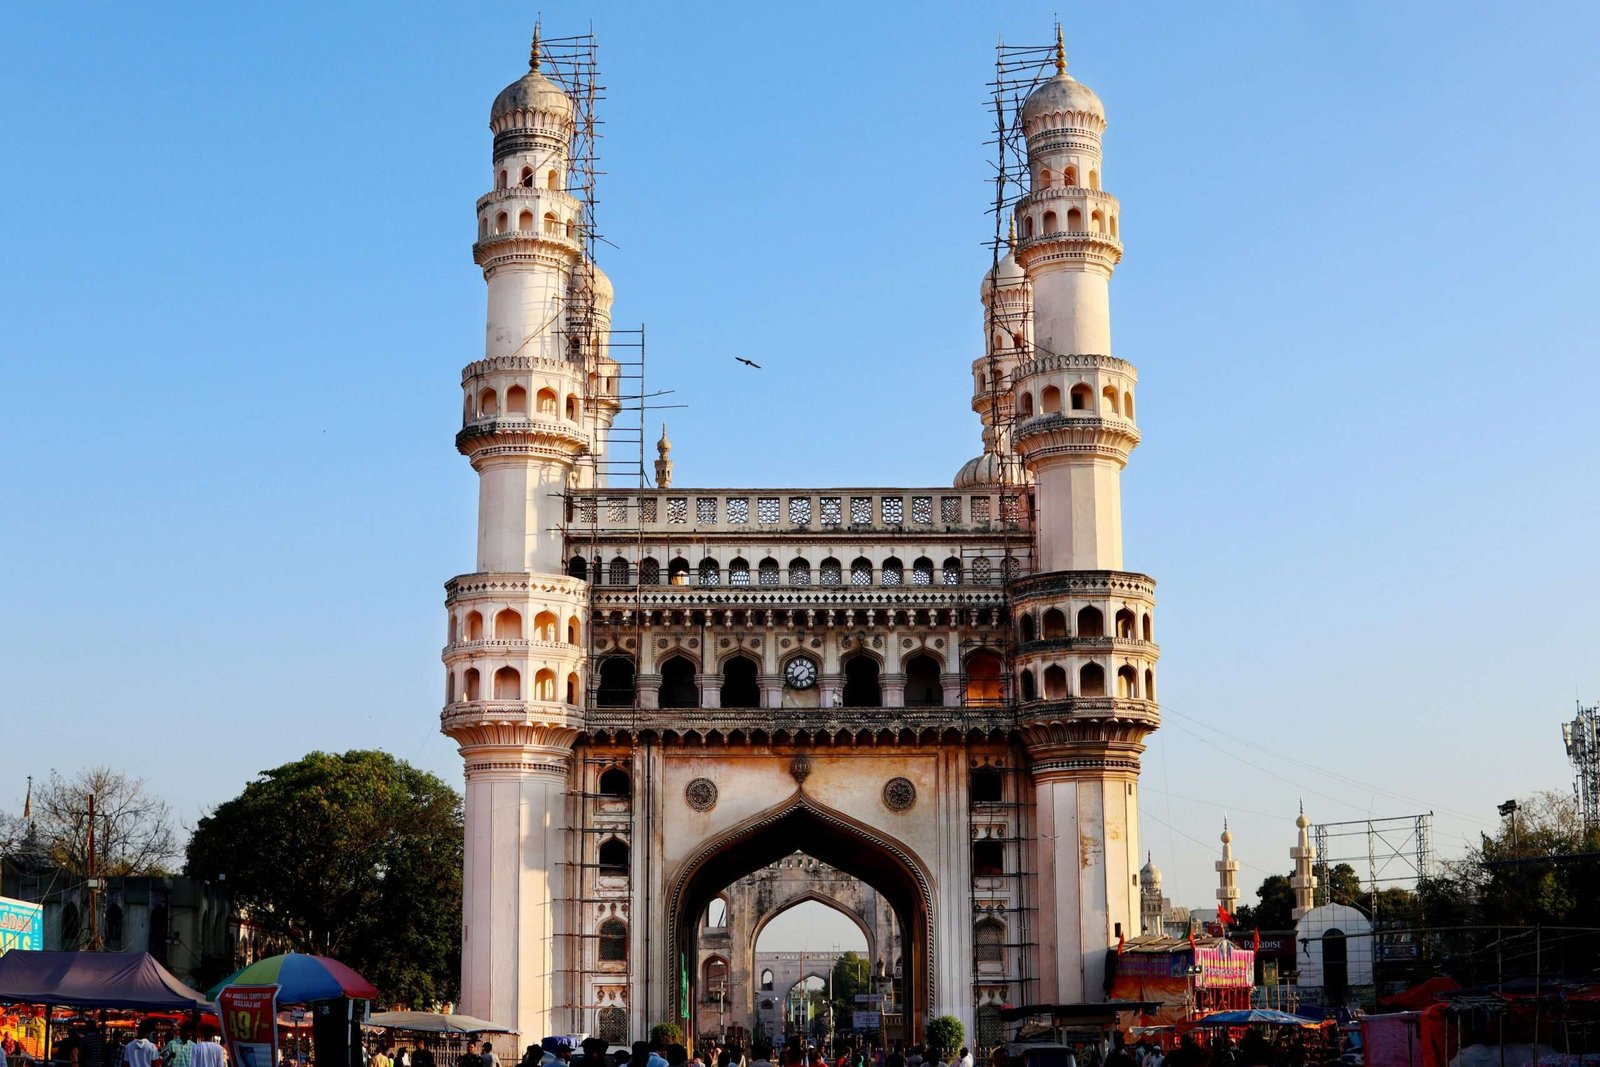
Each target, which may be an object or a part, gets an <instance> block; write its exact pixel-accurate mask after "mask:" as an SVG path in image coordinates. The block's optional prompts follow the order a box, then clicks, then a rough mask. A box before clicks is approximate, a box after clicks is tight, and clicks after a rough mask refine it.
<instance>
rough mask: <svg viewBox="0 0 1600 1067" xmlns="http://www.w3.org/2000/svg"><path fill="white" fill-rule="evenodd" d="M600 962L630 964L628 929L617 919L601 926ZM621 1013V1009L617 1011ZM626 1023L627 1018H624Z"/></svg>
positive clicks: (607, 921) (609, 920) (608, 920)
mask: <svg viewBox="0 0 1600 1067" xmlns="http://www.w3.org/2000/svg"><path fill="white" fill-rule="evenodd" d="M599 933H600V938H599V941H600V962H601V963H627V962H628V928H627V927H626V926H624V925H623V924H622V922H621V921H620V920H617V919H607V920H606V921H605V922H603V923H601V924H600V930H599ZM617 1010H618V1011H619V1012H620V1011H621V1010H622V1009H621V1008H618V1009H617ZM624 1022H626V1016H624Z"/></svg>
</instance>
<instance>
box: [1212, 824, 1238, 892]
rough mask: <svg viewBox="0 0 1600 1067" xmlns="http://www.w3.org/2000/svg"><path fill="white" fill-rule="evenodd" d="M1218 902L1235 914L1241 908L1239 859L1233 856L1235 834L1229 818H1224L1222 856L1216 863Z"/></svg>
mask: <svg viewBox="0 0 1600 1067" xmlns="http://www.w3.org/2000/svg"><path fill="white" fill-rule="evenodd" d="M1216 868H1217V903H1218V904H1221V905H1222V908H1223V910H1224V911H1226V912H1227V913H1228V914H1229V915H1234V914H1236V913H1237V912H1238V910H1239V861H1238V860H1236V859H1234V858H1233V834H1232V833H1231V832H1230V831H1229V830H1228V820H1227V819H1223V820H1222V858H1221V859H1220V860H1218V861H1217V863H1216Z"/></svg>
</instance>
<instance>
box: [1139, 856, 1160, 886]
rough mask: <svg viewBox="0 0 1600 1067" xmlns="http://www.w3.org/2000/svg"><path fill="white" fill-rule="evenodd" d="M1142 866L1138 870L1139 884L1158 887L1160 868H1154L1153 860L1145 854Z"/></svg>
mask: <svg viewBox="0 0 1600 1067" xmlns="http://www.w3.org/2000/svg"><path fill="white" fill-rule="evenodd" d="M1144 860H1145V862H1144V866H1143V867H1140V868H1139V883H1140V884H1141V885H1160V884H1161V868H1160V867H1157V866H1156V861H1155V858H1154V857H1152V856H1151V855H1150V853H1148V852H1146V853H1145V854H1144Z"/></svg>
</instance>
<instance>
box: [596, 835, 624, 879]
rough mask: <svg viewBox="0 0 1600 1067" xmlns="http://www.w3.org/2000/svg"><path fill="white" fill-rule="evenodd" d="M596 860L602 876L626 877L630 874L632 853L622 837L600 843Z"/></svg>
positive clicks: (611, 838)
mask: <svg viewBox="0 0 1600 1067" xmlns="http://www.w3.org/2000/svg"><path fill="white" fill-rule="evenodd" d="M595 858H596V860H597V861H598V862H599V865H600V873H601V874H606V875H623V876H626V875H627V873H628V867H629V858H630V852H629V849H628V843H627V842H626V841H624V840H622V838H620V837H608V838H606V839H605V840H604V841H602V842H600V848H599V850H598V851H597V853H596V856H595Z"/></svg>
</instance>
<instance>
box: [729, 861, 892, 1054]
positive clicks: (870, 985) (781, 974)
mask: <svg viewBox="0 0 1600 1067" xmlns="http://www.w3.org/2000/svg"><path fill="white" fill-rule="evenodd" d="M796 861H799V862H813V863H814V862H815V861H800V860H799V857H798V856H797V857H796V860H795V861H791V862H796ZM830 870H831V868H830ZM751 942H752V947H751V959H752V960H753V961H754V967H755V968H756V969H758V970H759V971H760V972H761V973H763V974H767V973H771V974H772V975H773V987H772V989H771V990H770V991H768V992H767V993H765V994H763V995H762V997H761V1003H758V1004H757V1005H756V1011H755V1012H754V1015H753V1021H754V1024H755V1025H754V1027H753V1033H752V1037H753V1038H754V1039H755V1040H756V1041H757V1042H758V1043H762V1044H767V1043H776V1042H777V1041H780V1040H783V1039H784V1038H786V1037H789V1036H791V1035H796V1036H804V1037H805V1038H807V1039H808V1040H810V1041H812V1042H817V1041H820V1040H822V1039H823V1038H824V1037H825V1036H826V1035H827V1034H828V1033H830V1032H831V1033H833V1034H835V1035H836V1037H841V1038H842V1037H843V1036H844V1035H846V1034H848V1033H849V1032H850V1029H851V1027H852V1025H853V1021H854V1020H853V1013H854V1011H855V1010H856V1009H857V1008H858V1007H859V1005H857V1004H856V1003H855V996H856V994H858V993H873V992H878V991H879V989H878V986H877V984H876V983H875V982H874V975H873V969H872V963H871V961H872V960H873V959H874V958H876V955H877V953H876V952H875V951H874V949H873V935H872V931H871V929H870V928H869V927H868V926H867V924H866V923H864V922H863V921H862V917H861V916H860V915H858V914H855V913H853V912H851V911H850V910H849V909H848V908H847V907H846V906H842V905H840V904H839V903H837V902H835V901H831V900H829V899H827V898H825V897H823V896H821V895H820V894H819V895H813V896H809V897H806V898H804V899H801V900H799V901H798V902H791V903H789V904H787V905H786V906H785V907H783V908H781V909H779V910H778V911H776V912H774V913H772V914H769V915H767V916H764V918H763V921H762V923H761V924H760V926H759V927H758V928H757V930H756V931H755V933H754V936H753V937H752V939H751Z"/></svg>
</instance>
